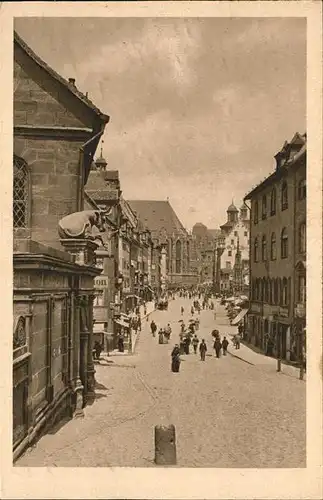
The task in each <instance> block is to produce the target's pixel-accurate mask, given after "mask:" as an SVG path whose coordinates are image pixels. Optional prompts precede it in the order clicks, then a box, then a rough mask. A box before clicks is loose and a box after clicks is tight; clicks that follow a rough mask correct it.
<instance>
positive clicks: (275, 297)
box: [273, 279, 278, 305]
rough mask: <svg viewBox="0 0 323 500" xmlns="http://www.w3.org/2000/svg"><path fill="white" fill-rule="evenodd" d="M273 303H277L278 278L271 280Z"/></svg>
mask: <svg viewBox="0 0 323 500" xmlns="http://www.w3.org/2000/svg"><path fill="white" fill-rule="evenodd" d="M273 288H274V290H273V304H274V305H277V304H278V279H274V280H273Z"/></svg>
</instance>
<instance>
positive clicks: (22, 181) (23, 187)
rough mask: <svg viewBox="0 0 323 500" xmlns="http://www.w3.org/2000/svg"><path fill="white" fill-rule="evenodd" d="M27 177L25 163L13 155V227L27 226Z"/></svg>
mask: <svg viewBox="0 0 323 500" xmlns="http://www.w3.org/2000/svg"><path fill="white" fill-rule="evenodd" d="M28 180H29V177H28V170H27V163H26V162H25V161H24V160H23V159H22V158H18V157H17V156H14V160H13V227H14V229H20V228H27V227H28V226H29V210H28V209H29V206H28V203H29V182H28Z"/></svg>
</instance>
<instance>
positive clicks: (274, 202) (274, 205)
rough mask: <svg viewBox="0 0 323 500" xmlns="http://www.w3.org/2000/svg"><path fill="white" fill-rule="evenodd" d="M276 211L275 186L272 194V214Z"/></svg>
mask: <svg viewBox="0 0 323 500" xmlns="http://www.w3.org/2000/svg"><path fill="white" fill-rule="evenodd" d="M275 213H276V188H275V187H273V188H272V191H271V195H270V215H275Z"/></svg>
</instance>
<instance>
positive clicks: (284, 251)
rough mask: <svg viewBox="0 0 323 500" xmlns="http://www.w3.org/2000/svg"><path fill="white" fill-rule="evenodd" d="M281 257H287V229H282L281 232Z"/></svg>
mask: <svg viewBox="0 0 323 500" xmlns="http://www.w3.org/2000/svg"><path fill="white" fill-rule="evenodd" d="M280 253H281V255H280V256H281V258H282V259H286V258H287V257H288V234H287V229H286V228H285V227H284V229H283V230H282V232H281V252H280Z"/></svg>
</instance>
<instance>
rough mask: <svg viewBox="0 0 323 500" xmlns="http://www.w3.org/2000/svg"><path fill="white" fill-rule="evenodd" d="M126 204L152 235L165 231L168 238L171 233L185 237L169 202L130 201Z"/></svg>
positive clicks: (182, 227) (185, 234)
mask: <svg viewBox="0 0 323 500" xmlns="http://www.w3.org/2000/svg"><path fill="white" fill-rule="evenodd" d="M128 203H129V204H130V206H131V208H132V210H134V211H135V212H136V213H137V215H138V217H139V218H140V219H141V221H142V222H143V224H144V225H145V226H147V227H148V229H149V230H150V231H151V232H152V233H155V234H156V233H159V232H160V231H162V230H165V231H166V233H167V235H169V236H172V234H173V233H174V234H175V235H179V234H180V235H181V236H187V231H186V230H185V228H184V226H183V224H182V223H181V222H180V220H179V218H178V217H177V215H176V213H175V212H174V210H173V208H172V206H171V205H170V203H169V201H161V200H158V201H157V200H156V201H155V200H131V201H129V202H128Z"/></svg>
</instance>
